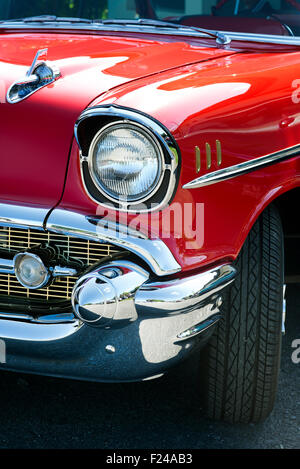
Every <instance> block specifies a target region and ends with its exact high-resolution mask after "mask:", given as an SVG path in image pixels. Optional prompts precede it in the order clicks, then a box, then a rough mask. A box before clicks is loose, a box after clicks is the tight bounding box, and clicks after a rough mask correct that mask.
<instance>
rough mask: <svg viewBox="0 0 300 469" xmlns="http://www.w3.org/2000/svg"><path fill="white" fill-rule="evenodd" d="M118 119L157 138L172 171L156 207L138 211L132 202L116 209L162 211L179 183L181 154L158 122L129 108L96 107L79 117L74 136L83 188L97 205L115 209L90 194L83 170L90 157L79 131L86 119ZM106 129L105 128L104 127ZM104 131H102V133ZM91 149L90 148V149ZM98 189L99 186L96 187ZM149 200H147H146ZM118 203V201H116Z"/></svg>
mask: <svg viewBox="0 0 300 469" xmlns="http://www.w3.org/2000/svg"><path fill="white" fill-rule="evenodd" d="M97 116H100V117H104V116H105V117H117V118H121V119H123V121H124V123H127V124H128V123H129V124H130V123H131V124H132V123H133V124H135V125H136V124H138V125H140V126H141V127H142V128H143V129H144V130H145V131H146V132H148V133H150V134H151V135H152V137H155V138H156V139H157V140H158V141H159V143H160V145H161V146H162V148H163V149H164V150H165V151H166V152H167V154H168V156H169V158H170V162H171V163H170V164H169V165H166V164H165V167H164V168H165V170H167V171H170V181H169V186H168V188H167V190H166V193H165V196H164V198H163V200H162V201H161V202H160V203H158V204H155V205H154V207H150V208H149V209H145V210H143V209H142V210H139V209H138V208H137V209H134V208H133V209H131V208H130V207H131V205H134V203H132V202H126V203H123V204H122V202H121V201H120V202H119V204H120V206H119V207H117V208H115V209H116V210H118V211H126V212H128V213H136V211H137V210H138V212H139V213H144V212H151V211H154V210H155V211H157V210H161V209H162V208H163V207H165V206H166V205H167V203H168V202H169V201H170V199H171V198H172V196H173V194H174V190H175V187H176V183H177V169H178V165H179V154H178V151H177V147H176V144H175V142H174V141H173V139H172V137H171V135H170V134H168V131H167V130H166V129H165V128H164V127H163V126H162V125H161V124H159V123H158V122H157V121H155V120H154V119H152V118H151V117H150V116H149V117H148V116H146V115H144V114H142V113H140V112H138V111H135V110H133V109H127V108H122V107H119V106H114V105H103V106H95V107H92V108H89V109H86V110H85V111H83V112H82V114H81V115H80V116H79V118H78V120H77V122H76V124H75V127H74V134H75V138H76V141H77V143H78V146H79V149H80V163H81V164H80V168H81V178H82V182H83V186H84V188H85V191H86V193H87V195H88V196H89V197H90V198H91V199H92V200H93V201H94V202H96V203H97V204H100V205H101V206H103V207H108V208H110V209H113V208H114V207H113V206H112V205H108V204H106V203H105V202H102V201H99V200H97V199H95V198H94V197H93V196H92V195H91V194H90V193H89V190H88V188H87V186H86V183H85V180H84V175H83V169H82V162H83V161H88V160H89V155H84V154H83V151H82V146H81V143H80V135H79V133H80V132H79V130H80V125H81V123H82V122H83V121H85V120H86V119H89V118H91V117H97ZM103 127H104V126H103ZM101 130H102V129H100V131H101ZM89 148H90V147H89ZM96 187H98V186H96ZM152 195H153V193H151V194H150V196H149V198H150V199H151V196H152ZM105 196H106V198H109V197H108V196H107V195H105ZM145 200H148V198H147V199H144V201H145ZM114 202H115V203H116V201H115V200H114ZM141 202H142V201H141V200H140V201H138V202H137V203H141Z"/></svg>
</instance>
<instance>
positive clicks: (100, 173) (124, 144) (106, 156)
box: [88, 122, 164, 202]
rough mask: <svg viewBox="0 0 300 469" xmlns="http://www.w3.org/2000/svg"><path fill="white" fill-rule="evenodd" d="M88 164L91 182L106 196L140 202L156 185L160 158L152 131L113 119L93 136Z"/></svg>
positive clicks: (158, 145)
mask: <svg viewBox="0 0 300 469" xmlns="http://www.w3.org/2000/svg"><path fill="white" fill-rule="evenodd" d="M88 164H89V171H90V174H91V177H92V179H93V181H94V183H95V184H96V186H97V187H98V188H99V190H100V191H101V192H102V193H103V194H104V195H105V196H106V197H108V198H111V199H112V200H114V201H128V202H131V201H140V202H142V201H143V200H146V199H147V198H148V197H149V196H150V194H151V195H153V194H154V192H155V191H156V190H157V189H158V187H159V185H160V182H161V179H162V176H163V169H164V158H163V153H162V150H161V146H160V144H159V143H158V142H157V140H156V138H155V136H154V135H152V134H150V133H148V132H147V131H146V130H145V129H144V128H142V127H141V126H139V125H138V124H131V123H124V122H115V123H112V124H109V125H107V126H105V127H104V128H102V129H101V131H100V132H98V133H97V134H96V136H95V137H94V139H93V141H92V143H91V146H90V151H89V156H88Z"/></svg>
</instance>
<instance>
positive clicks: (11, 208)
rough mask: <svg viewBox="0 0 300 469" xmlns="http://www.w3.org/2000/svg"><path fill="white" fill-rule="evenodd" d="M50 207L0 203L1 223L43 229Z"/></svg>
mask: <svg viewBox="0 0 300 469" xmlns="http://www.w3.org/2000/svg"><path fill="white" fill-rule="evenodd" d="M49 210H50V207H49V208H38V207H34V206H32V207H30V206H26V207H25V206H22V205H10V204H4V203H0V225H1V226H10V227H15V228H34V229H37V230H38V229H40V230H43V224H44V220H45V218H46V216H47V214H48V212H49Z"/></svg>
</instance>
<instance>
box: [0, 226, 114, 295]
mask: <svg viewBox="0 0 300 469" xmlns="http://www.w3.org/2000/svg"><path fill="white" fill-rule="evenodd" d="M42 243H47V244H50V245H55V246H56V247H58V248H59V250H60V252H61V253H62V254H63V256H64V257H65V259H70V258H72V259H78V260H81V261H82V262H83V263H84V264H85V265H86V266H87V267H88V266H89V265H92V264H94V263H96V262H99V261H101V259H102V258H103V257H106V256H109V255H111V254H114V253H119V252H123V251H122V250H121V249H118V248H116V247H115V246H113V245H111V244H102V243H99V242H96V241H90V240H85V239H80V238H73V237H69V236H65V235H60V234H56V233H49V232H44V231H39V230H27V229H19V228H10V227H0V250H5V251H6V252H9V253H11V254H14V253H16V252H22V251H26V250H27V249H29V248H33V247H34V246H38V245H40V244H42ZM76 280H77V277H60V278H57V279H56V280H55V281H54V282H53V283H52V285H50V286H49V287H46V288H41V289H39V290H29V289H26V288H24V287H23V286H22V285H21V284H20V283H19V282H18V280H17V278H16V277H15V276H14V275H11V274H0V295H1V296H4V295H5V296H14V297H19V298H28V299H31V298H32V299H37V300H38V299H40V300H43V299H44V300H50V299H55V300H59V299H60V300H68V299H70V297H71V293H72V289H73V286H74V284H75V282H76Z"/></svg>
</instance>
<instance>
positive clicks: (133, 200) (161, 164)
mask: <svg viewBox="0 0 300 469" xmlns="http://www.w3.org/2000/svg"><path fill="white" fill-rule="evenodd" d="M120 128H122V129H128V128H129V129H134V130H136V131H137V132H139V133H140V134H142V135H143V136H145V137H146V138H147V139H148V141H150V142H151V144H152V145H153V148H155V150H156V154H157V155H158V171H157V175H156V178H155V181H154V183H153V184H152V185H151V186H150V187H149V189H148V190H147V191H146V193H145V195H144V196H142V197H138V196H128V197H123V196H122V195H119V196H118V197H114V196H113V194H112V192H110V191H109V189H105V188H104V187H103V185H102V183H101V181H100V180H99V179H98V178H97V176H96V174H95V169H94V158H95V150H96V147H97V144H98V142H99V140H100V138H101V136H102V135H103V134H105V133H106V132H107V131H109V130H113V129H120ZM87 162H88V168H89V172H90V175H91V178H92V180H93V182H94V184H95V186H96V187H98V189H99V191H100V192H101V193H102V194H103V196H104V197H107V198H108V199H109V200H110V201H112V202H114V203H118V204H123V203H129V204H130V205H132V204H141V203H144V202H146V201H147V200H148V199H149V198H150V197H152V196H153V195H154V194H155V193H156V192H157V191H158V189H159V187H160V185H161V183H162V180H163V175H164V172H165V161H164V154H163V151H162V148H161V145H160V144H159V142H158V140H157V138H156V137H155V135H153V134H151V133H150V132H149V131H148V129H145V128H144V127H143V126H142V125H140V124H138V123H136V122H126V121H124V120H119V121H113V122H110V123H109V124H107V125H105V126H104V127H102V128H101V129H100V130H99V131H98V132H97V133H96V135H95V137H94V138H93V140H92V142H91V145H90V149H89V153H88V160H87Z"/></svg>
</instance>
